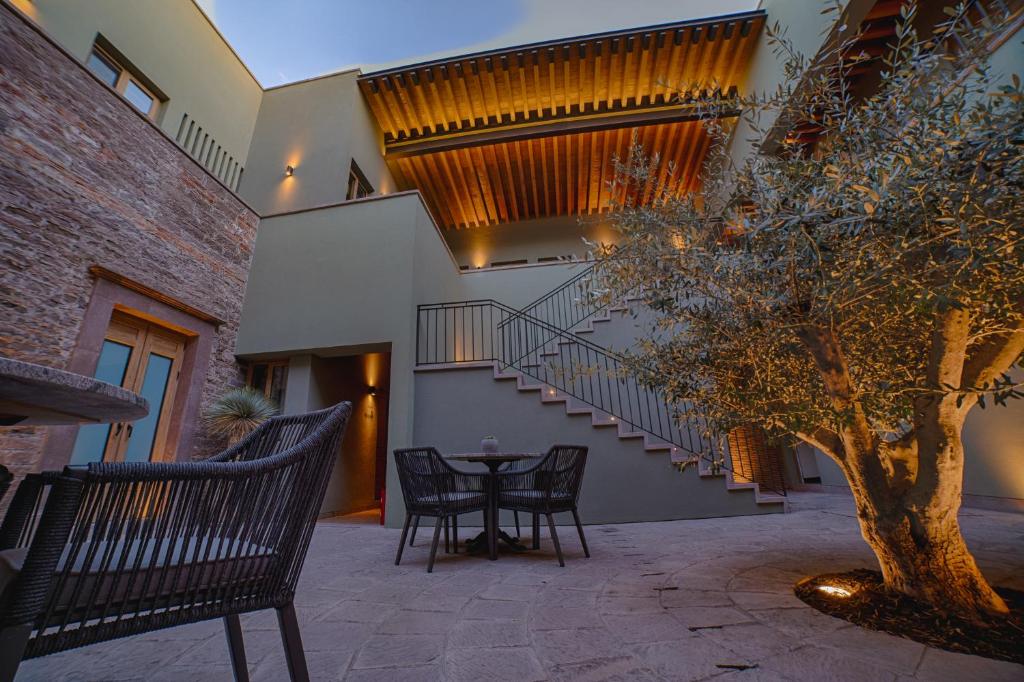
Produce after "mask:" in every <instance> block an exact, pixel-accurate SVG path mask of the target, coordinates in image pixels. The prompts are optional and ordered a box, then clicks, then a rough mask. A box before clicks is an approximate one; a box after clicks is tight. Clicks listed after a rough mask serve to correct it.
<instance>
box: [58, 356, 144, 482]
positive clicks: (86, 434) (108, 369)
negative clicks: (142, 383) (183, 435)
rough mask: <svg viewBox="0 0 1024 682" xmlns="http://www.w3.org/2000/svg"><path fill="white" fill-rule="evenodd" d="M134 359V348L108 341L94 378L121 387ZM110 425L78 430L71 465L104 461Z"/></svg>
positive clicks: (88, 426)
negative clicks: (132, 358)
mask: <svg viewBox="0 0 1024 682" xmlns="http://www.w3.org/2000/svg"><path fill="white" fill-rule="evenodd" d="M131 357H132V347H131V346H129V345H126V344H123V343H118V342H116V341H111V340H109V339H108V340H106V341H104V342H103V348H102V349H101V350H100V359H99V362H98V363H97V364H96V373H95V374H94V376H95V377H96V378H97V379H99V380H100V381H106V382H107V383H108V384H114V385H115V386H121V385H122V383H123V382H124V379H125V375H126V374H127V372H128V362H129V360H131ZM110 429H111V425H110V424H88V425H86V426H83V427H81V428H80V429H78V438H77V439H75V447H74V449H73V450H72V451H71V462H70V463H71V464H88V463H89V462H99V461H100V460H102V459H103V452H104V451H105V450H106V449H107V439H108V438H109V437H110Z"/></svg>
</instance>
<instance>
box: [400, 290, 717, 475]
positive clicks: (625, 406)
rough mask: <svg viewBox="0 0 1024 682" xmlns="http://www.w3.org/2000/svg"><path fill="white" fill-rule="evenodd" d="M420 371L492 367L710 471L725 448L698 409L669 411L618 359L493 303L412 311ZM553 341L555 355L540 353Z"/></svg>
mask: <svg viewBox="0 0 1024 682" xmlns="http://www.w3.org/2000/svg"><path fill="white" fill-rule="evenodd" d="M417 312H418V316H417V317H418V319H417V339H416V349H417V354H416V364H417V365H418V366H421V367H424V366H431V365H449V364H465V363H474V362H488V363H492V364H493V363H494V362H497V363H498V366H499V368H500V369H501V370H505V369H514V370H516V371H517V372H519V373H521V374H523V375H524V376H526V377H529V378H532V379H534V380H536V381H537V382H539V383H540V384H542V385H543V386H542V388H541V390H544V391H549V392H550V393H551V395H556V394H558V393H559V392H560V393H562V394H564V395H567V396H569V397H570V398H572V399H573V400H575V401H578V402H580V403H584V404H586V405H589V406H590V407H592V408H594V409H595V410H596V411H597V412H598V413H599V414H603V415H605V418H606V419H607V423H616V422H620V421H621V422H623V423H624V424H625V425H626V426H627V427H630V428H631V429H632V430H634V431H637V432H642V433H645V434H647V435H649V436H651V437H653V438H654V439H655V440H657V441H661V442H663V443H665V444H666V445H667V446H669V447H671V448H673V449H674V451H675V452H678V451H680V450H682V451H683V452H685V453H686V456H687V457H689V458H696V459H699V460H703V461H705V462H708V463H712V464H711V468H712V470H713V471H714V470H715V469H716V468H721V469H726V470H727V469H728V468H729V467H728V466H727V465H725V464H724V463H723V461H722V458H721V455H720V454H717V453H721V452H722V445H723V443H722V442H721V441H720V439H718V438H717V437H715V436H714V435H712V434H710V433H709V432H708V423H707V420H706V419H705V418H704V416H703V414H702V412H701V410H700V409H699V407H698V406H696V405H693V404H691V403H688V402H686V403H677V404H674V405H671V406H670V405H669V403H668V402H667V401H666V400H665V398H664V396H663V395H662V394H661V393H660V392H659V391H657V390H656V389H653V388H651V387H648V386H644V385H643V384H641V383H640V382H638V381H637V380H636V379H635V378H633V377H632V376H631V375H629V374H627V373H626V372H625V371H623V365H622V357H621V356H619V355H617V354H615V353H613V352H611V351H608V350H607V349H605V348H602V347H601V346H598V345H597V344H594V343H591V342H589V341H586V340H584V339H581V338H579V337H577V336H575V335H574V334H571V333H568V332H565V331H564V330H560V329H557V328H555V327H554V326H553V325H550V324H548V323H546V322H544V321H542V320H537V319H535V318H533V317H530V316H529V315H526V314H524V313H523V311H521V310H516V309H514V308H511V307H509V306H506V305H504V304H502V303H499V302H497V301H494V300H491V299H482V300H475V301H457V302H449V303H433V304H426V305H421V306H418V311H417ZM541 339H557V342H556V343H554V348H555V349H554V350H545V349H546V348H548V347H549V346H550V345H551V344H550V342H544V343H541V342H540V340H541Z"/></svg>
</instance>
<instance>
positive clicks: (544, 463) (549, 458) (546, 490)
mask: <svg viewBox="0 0 1024 682" xmlns="http://www.w3.org/2000/svg"><path fill="white" fill-rule="evenodd" d="M586 464H587V448H586V447H584V446H582V445H555V446H553V447H552V448H551V449H550V450H548V453H547V454H546V455H544V457H543V459H541V461H540V462H538V463H536V464H534V465H533V466H531V467H529V468H526V469H523V470H519V471H505V472H502V471H499V472H498V508H499V509H509V510H512V511H514V512H520V511H521V512H526V513H529V514H532V515H533V548H534V549H540V516H541V514H543V515H545V516H546V517H547V519H548V528H549V529H550V531H551V542H552V543H553V544H554V545H555V554H557V555H558V565H559V566H565V559H564V557H563V556H562V546H561V545H560V544H559V542H558V532H557V531H556V530H555V519H554V514H558V513H560V512H572V518H573V520H574V521H575V522H576V530H577V531H578V532H579V534H580V542H581V543H582V544H583V553H584V554H585V555H586V556H587V557H588V558H589V557H590V549H589V548H588V547H587V538H586V537H585V536H584V535H583V525H582V524H581V523H580V515H579V512H578V511H577V508H576V505H577V501H578V499H579V496H580V485H581V484H582V483H583V469H584V467H586Z"/></svg>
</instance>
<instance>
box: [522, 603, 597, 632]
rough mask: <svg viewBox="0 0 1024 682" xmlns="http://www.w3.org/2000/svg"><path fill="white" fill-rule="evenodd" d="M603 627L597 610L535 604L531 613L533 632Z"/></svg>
mask: <svg viewBox="0 0 1024 682" xmlns="http://www.w3.org/2000/svg"><path fill="white" fill-rule="evenodd" d="M602 625H604V621H603V620H602V619H601V616H600V615H599V614H598V613H597V611H596V610H595V609H588V608H582V607H572V606H569V607H559V606H538V605H536V604H534V606H533V609H532V610H531V611H530V627H531V629H533V630H562V629H565V628H593V627H600V626H602Z"/></svg>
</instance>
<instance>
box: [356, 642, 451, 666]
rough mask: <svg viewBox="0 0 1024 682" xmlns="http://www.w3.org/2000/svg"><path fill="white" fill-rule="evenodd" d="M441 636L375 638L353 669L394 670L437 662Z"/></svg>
mask: <svg viewBox="0 0 1024 682" xmlns="http://www.w3.org/2000/svg"><path fill="white" fill-rule="evenodd" d="M443 649H444V637H443V636H441V635H375V636H374V637H371V638H370V640H369V641H368V642H366V644H364V645H363V646H362V648H360V649H359V651H358V653H357V654H356V658H355V660H354V661H353V662H352V668H354V669H359V668H392V667H396V666H406V667H408V666H415V665H426V664H430V663H435V662H437V661H439V660H440V659H441V656H442V652H443Z"/></svg>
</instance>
